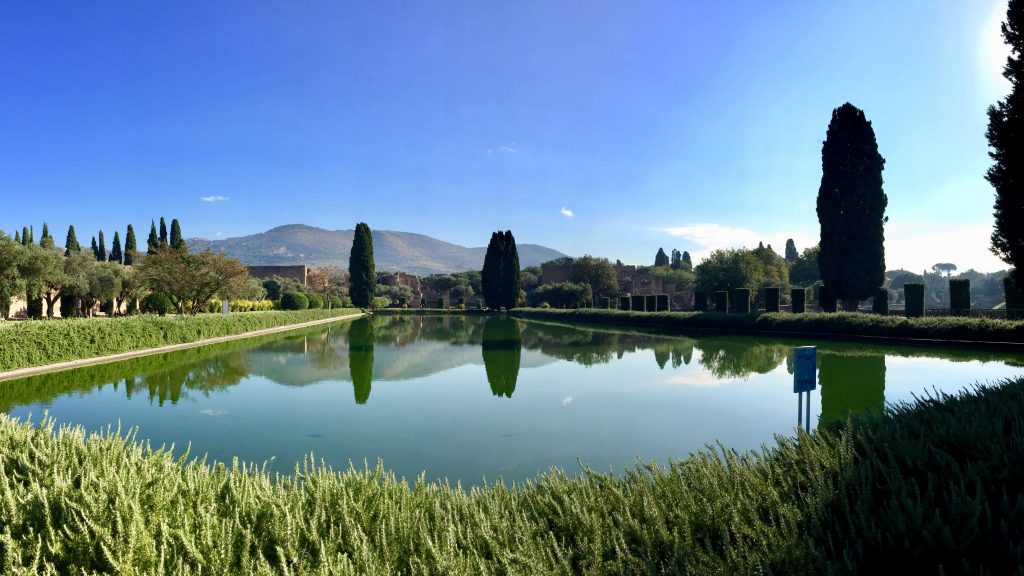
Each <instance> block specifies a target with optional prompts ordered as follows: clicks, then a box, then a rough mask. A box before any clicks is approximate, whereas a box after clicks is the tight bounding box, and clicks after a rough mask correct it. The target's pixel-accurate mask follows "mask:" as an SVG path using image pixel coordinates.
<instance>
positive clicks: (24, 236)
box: [21, 226, 32, 246]
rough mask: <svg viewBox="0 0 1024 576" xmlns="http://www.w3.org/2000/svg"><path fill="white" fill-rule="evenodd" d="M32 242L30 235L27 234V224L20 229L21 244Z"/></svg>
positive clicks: (26, 244) (25, 244)
mask: <svg viewBox="0 0 1024 576" xmlns="http://www.w3.org/2000/svg"><path fill="white" fill-rule="evenodd" d="M31 243H32V237H31V236H29V235H28V226H25V227H23V228H22V229H21V245H22V246H28V245H29V244H31Z"/></svg>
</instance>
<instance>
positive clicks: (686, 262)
mask: <svg viewBox="0 0 1024 576" xmlns="http://www.w3.org/2000/svg"><path fill="white" fill-rule="evenodd" d="M683 270H686V271H687V272H693V262H692V261H690V253H689V252H686V251H683Z"/></svg>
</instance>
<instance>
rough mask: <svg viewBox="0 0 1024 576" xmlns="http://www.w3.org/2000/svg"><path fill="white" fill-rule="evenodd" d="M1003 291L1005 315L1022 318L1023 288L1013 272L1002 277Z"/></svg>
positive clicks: (1023, 307) (1023, 306) (1023, 313)
mask: <svg viewBox="0 0 1024 576" xmlns="http://www.w3.org/2000/svg"><path fill="white" fill-rule="evenodd" d="M1003 292H1004V294H1005V295H1006V317H1007V318H1013V319H1019V318H1024V289H1022V288H1021V285H1020V284H1018V283H1017V281H1016V279H1015V277H1014V275H1013V274H1007V275H1006V276H1005V277H1003Z"/></svg>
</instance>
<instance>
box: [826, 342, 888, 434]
mask: <svg viewBox="0 0 1024 576" xmlns="http://www.w3.org/2000/svg"><path fill="white" fill-rule="evenodd" d="M818 382H819V383H820V384H821V387H820V389H821V418H820V419H819V421H818V422H819V424H827V423H828V422H831V421H835V420H841V419H843V418H845V417H846V415H847V413H849V412H878V411H880V410H881V409H882V406H883V405H884V404H885V355H883V354H873V353H864V354H855V353H851V352H850V351H848V352H847V353H843V352H825V353H822V352H821V351H820V350H819V353H818Z"/></svg>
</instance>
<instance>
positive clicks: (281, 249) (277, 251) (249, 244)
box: [187, 224, 565, 275]
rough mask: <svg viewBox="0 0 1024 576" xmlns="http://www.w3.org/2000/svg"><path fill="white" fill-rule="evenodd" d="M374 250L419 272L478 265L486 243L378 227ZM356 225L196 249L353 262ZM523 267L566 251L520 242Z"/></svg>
mask: <svg viewBox="0 0 1024 576" xmlns="http://www.w3.org/2000/svg"><path fill="white" fill-rule="evenodd" d="M372 233H373V251H374V261H375V263H376V267H377V269H378V270H380V271H388V272H399V271H401V272H408V273H411V274H417V275H427V274H443V273H451V272H464V271H466V270H479V269H481V268H482V267H483V262H484V255H485V254H486V252H487V248H486V247H475V246H474V247H466V246H461V245H458V244H454V243H452V242H446V241H444V240H439V239H437V238H434V237H431V236H427V235H426V234H420V233H417V232H401V231H397V230H373V231H372ZM353 235H354V231H353V230H327V229H325V228H319V227H316V226H310V225H308V224H283V225H281V226H275V227H274V228H271V229H270V230H267V231H265V232H260V233H257V234H250V235H248V236H237V237H232V238H223V239H217V240H209V239H205V238H190V239H188V240H187V243H188V246H189V248H190V249H193V250H205V249H207V248H209V249H210V250H213V251H214V252H221V253H225V254H227V255H229V256H231V257H233V258H238V259H239V260H241V261H242V262H244V263H245V264H249V265H252V266H261V265H263V266H275V265H276V266H281V265H295V264H306V265H309V266H340V267H342V268H347V267H348V256H349V252H350V251H351V250H352V238H353ZM517 248H518V249H519V262H520V265H521V266H523V267H526V266H536V265H539V264H540V263H542V262H547V261H548V260H553V259H555V258H561V257H564V256H565V254H563V253H562V252H559V251H558V250H554V249H552V248H548V247H546V246H540V245H538V244H518V245H517Z"/></svg>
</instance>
